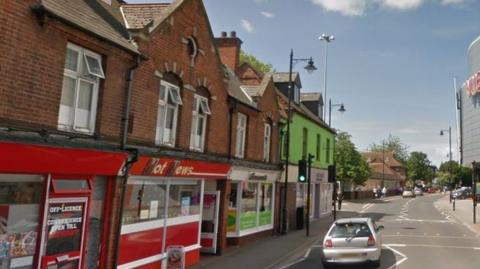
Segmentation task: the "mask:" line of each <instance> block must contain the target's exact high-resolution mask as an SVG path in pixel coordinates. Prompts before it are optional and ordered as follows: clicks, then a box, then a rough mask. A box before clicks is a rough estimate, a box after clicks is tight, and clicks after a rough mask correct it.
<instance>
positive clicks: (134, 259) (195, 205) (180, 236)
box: [118, 157, 230, 269]
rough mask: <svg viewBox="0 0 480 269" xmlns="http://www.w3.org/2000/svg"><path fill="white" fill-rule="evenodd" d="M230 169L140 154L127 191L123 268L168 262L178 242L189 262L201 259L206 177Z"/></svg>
mask: <svg viewBox="0 0 480 269" xmlns="http://www.w3.org/2000/svg"><path fill="white" fill-rule="evenodd" d="M229 171H230V165H229V164H223V163H213V162H206V161H194V160H175V159H169V158H152V157H140V158H139V160H138V162H136V163H135V164H134V165H133V167H132V168H131V170H130V175H129V178H128V184H127V189H126V193H125V200H124V205H123V219H122V231H121V240H120V255H119V261H118V264H119V266H118V268H143V269H144V268H167V264H168V263H172V262H174V261H173V260H172V259H171V257H170V255H168V253H169V249H172V248H176V249H180V250H181V251H180V253H184V256H183V257H184V258H183V260H184V263H185V266H187V267H188V266H189V265H192V264H195V263H196V262H198V260H199V257H200V249H201V248H202V244H201V242H202V240H201V228H202V227H201V226H202V211H203V209H204V208H203V206H204V195H205V184H206V181H207V182H210V181H213V182H215V180H218V179H226V178H227V174H228V173H229ZM209 197H210V196H209Z"/></svg>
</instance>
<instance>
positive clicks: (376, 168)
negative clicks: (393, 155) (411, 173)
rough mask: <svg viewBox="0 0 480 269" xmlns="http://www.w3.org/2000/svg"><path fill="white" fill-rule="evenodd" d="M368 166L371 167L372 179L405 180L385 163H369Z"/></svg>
mask: <svg viewBox="0 0 480 269" xmlns="http://www.w3.org/2000/svg"><path fill="white" fill-rule="evenodd" d="M370 168H371V169H372V176H371V178H373V179H390V180H399V181H402V180H405V177H404V176H402V175H401V174H400V173H398V172H396V171H394V170H393V169H392V168H390V167H389V166H388V165H387V164H382V163H370Z"/></svg>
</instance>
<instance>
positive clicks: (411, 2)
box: [382, 0, 448, 10]
mask: <svg viewBox="0 0 480 269" xmlns="http://www.w3.org/2000/svg"><path fill="white" fill-rule="evenodd" d="M447 1H448V0H447ZM382 2H383V3H382V5H383V6H384V7H387V8H391V9H398V10H408V9H416V8H417V7H419V6H420V5H421V4H423V2H424V0H383V1H382Z"/></svg>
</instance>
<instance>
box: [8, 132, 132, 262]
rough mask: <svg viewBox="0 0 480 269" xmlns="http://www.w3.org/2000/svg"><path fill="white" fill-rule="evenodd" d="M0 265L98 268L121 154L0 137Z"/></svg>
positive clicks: (102, 253) (122, 155)
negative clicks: (35, 143) (0, 140)
mask: <svg viewBox="0 0 480 269" xmlns="http://www.w3.org/2000/svg"><path fill="white" fill-rule="evenodd" d="M0 152H2V154H0V268H1V269H10V268H12V269H13V268H16V269H27V268H48V269H50V268H72V269H75V268H102V266H103V263H104V259H105V254H106V253H104V251H103V248H102V245H105V243H106V240H108V238H107V234H108V233H107V232H108V226H106V225H108V221H104V219H105V218H106V216H108V212H109V210H110V202H109V201H110V198H109V197H111V191H110V190H111V189H112V186H113V185H112V184H113V183H114V180H115V179H116V178H117V176H118V174H119V173H120V171H121V169H122V167H123V166H124V163H125V161H126V159H127V154H124V153H117V152H104V151H94V150H81V149H70V148H60V147H58V148H57V147H47V146H38V145H27V144H17V143H3V142H0Z"/></svg>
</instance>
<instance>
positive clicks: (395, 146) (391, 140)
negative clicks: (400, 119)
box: [369, 135, 408, 165]
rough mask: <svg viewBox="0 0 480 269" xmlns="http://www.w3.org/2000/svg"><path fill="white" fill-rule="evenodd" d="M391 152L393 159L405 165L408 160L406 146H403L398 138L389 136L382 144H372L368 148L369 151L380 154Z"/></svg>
mask: <svg viewBox="0 0 480 269" xmlns="http://www.w3.org/2000/svg"><path fill="white" fill-rule="evenodd" d="M383 150H385V151H391V152H393V156H394V157H395V159H397V160H398V161H400V162H401V163H402V164H404V165H405V164H406V163H407V159H408V146H407V145H405V144H403V143H402V141H401V140H400V138H399V137H398V136H393V135H389V136H388V138H387V139H386V140H384V141H383V143H379V144H376V143H373V144H371V145H370V147H369V151H376V152H382V151H383Z"/></svg>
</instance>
